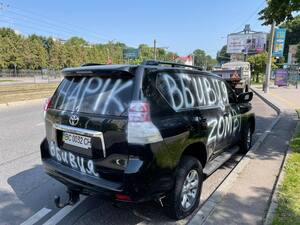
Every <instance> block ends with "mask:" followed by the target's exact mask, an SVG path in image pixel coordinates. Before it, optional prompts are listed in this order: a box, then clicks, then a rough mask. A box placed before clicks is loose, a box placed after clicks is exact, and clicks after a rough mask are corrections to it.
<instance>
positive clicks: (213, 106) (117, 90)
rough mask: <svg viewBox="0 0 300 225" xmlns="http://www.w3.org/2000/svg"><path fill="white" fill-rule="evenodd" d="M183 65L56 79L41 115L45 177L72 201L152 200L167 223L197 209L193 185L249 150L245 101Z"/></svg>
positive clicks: (83, 72)
mask: <svg viewBox="0 0 300 225" xmlns="http://www.w3.org/2000/svg"><path fill="white" fill-rule="evenodd" d="M186 67H187V65H181V64H175V63H167V62H158V61H146V62H144V63H143V64H141V65H99V66H97V65H92V66H82V67H78V68H68V69H64V70H63V74H64V79H63V80H62V82H61V84H60V85H59V87H58V88H57V90H56V91H55V93H54V95H53V96H52V97H51V98H50V99H49V101H48V102H47V104H46V106H45V125H46V138H45V139H44V140H43V141H42V143H41V156H42V161H43V164H44V168H45V171H46V173H47V174H49V175H50V176H52V177H54V178H55V179H57V180H58V181H60V182H62V183H63V184H65V185H66V186H67V187H68V190H69V194H70V200H69V202H66V203H64V204H62V203H60V200H59V197H56V199H55V202H56V205H57V206H58V207H63V206H65V205H67V204H74V203H75V202H76V201H77V200H78V198H79V193H81V194H94V193H108V194H109V196H112V197H113V200H117V201H126V202H143V201H149V200H153V199H154V200H157V201H159V202H160V203H161V205H162V206H163V207H164V208H165V209H166V212H167V213H168V214H169V215H170V216H171V217H172V218H175V219H181V218H184V217H186V216H188V215H189V214H191V213H192V212H193V211H194V210H195V209H196V208H197V206H198V204H199V200H200V194H201V188H202V183H203V180H204V179H205V177H206V176H208V175H210V174H211V173H213V172H214V171H215V170H216V169H217V168H218V167H220V166H221V165H222V164H223V163H224V162H225V161H226V160H228V159H229V158H230V157H231V156H232V155H233V154H235V153H236V152H237V151H238V150H240V151H242V152H247V151H248V150H249V148H250V147H251V142H252V134H253V132H254V129H255V117H254V114H253V113H252V112H250V110H251V104H250V103H249V102H250V101H251V99H252V96H253V94H252V93H250V92H247V93H243V94H240V95H239V96H237V95H236V94H235V93H234V91H233V90H232V89H231V87H230V86H229V85H228V84H227V83H226V82H225V81H224V80H223V79H222V78H220V77H219V76H217V75H215V74H212V73H208V72H203V71H201V70H199V69H198V68H197V67H193V66H188V67H190V68H189V69H188V68H186Z"/></svg>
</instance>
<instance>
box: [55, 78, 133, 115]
mask: <svg viewBox="0 0 300 225" xmlns="http://www.w3.org/2000/svg"><path fill="white" fill-rule="evenodd" d="M132 87H133V79H132V78H130V79H126V78H109V77H104V78H103V77H93V76H73V77H72V76H67V77H65V78H64V80H63V81H62V83H61V84H60V85H59V87H58V89H57V90H56V92H55V94H54V96H53V98H52V107H53V108H55V109H58V110H65V111H74V112H81V113H93V114H99V115H116V116H121V115H126V114H127V109H128V106H129V103H130V100H131V97H132Z"/></svg>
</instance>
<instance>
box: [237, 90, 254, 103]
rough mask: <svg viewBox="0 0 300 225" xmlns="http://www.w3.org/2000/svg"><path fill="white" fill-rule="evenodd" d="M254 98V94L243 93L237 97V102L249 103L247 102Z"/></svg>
mask: <svg viewBox="0 0 300 225" xmlns="http://www.w3.org/2000/svg"><path fill="white" fill-rule="evenodd" d="M252 98H253V93H252V92H245V93H241V94H239V96H238V97H237V102H238V103H247V102H250V101H251V100H252Z"/></svg>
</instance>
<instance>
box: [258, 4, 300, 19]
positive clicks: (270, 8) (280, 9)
mask: <svg viewBox="0 0 300 225" xmlns="http://www.w3.org/2000/svg"><path fill="white" fill-rule="evenodd" d="M267 2H268V5H267V6H266V7H265V8H264V9H262V10H261V11H260V12H259V15H260V17H259V19H260V20H263V21H264V23H263V25H269V24H272V23H273V21H275V22H276V24H277V25H279V24H280V23H282V22H284V21H285V20H292V19H293V12H297V11H299V10H300V1H299V0H268V1H267Z"/></svg>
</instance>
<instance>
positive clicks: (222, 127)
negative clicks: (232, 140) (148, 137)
mask: <svg viewBox="0 0 300 225" xmlns="http://www.w3.org/2000/svg"><path fill="white" fill-rule="evenodd" d="M158 89H159V91H160V92H161V94H162V95H163V96H164V98H165V99H166V100H167V102H168V103H169V104H170V105H171V106H172V108H173V109H174V110H175V111H180V110H184V109H190V108H202V107H219V108H220V109H221V110H222V111H225V106H226V105H228V104H229V100H228V93H227V87H226V84H225V83H224V81H222V80H220V79H216V78H214V77H207V76H199V75H193V74H174V75H173V76H170V75H168V74H160V75H159V83H158ZM227 110H228V113H227V114H226V116H220V117H217V118H214V119H211V120H209V121H208V127H209V128H210V132H209V136H208V141H207V145H210V144H212V146H215V143H216V141H220V140H222V139H224V138H227V137H230V136H232V135H235V133H236V132H237V131H239V130H240V124H241V121H240V115H238V113H237V112H236V111H235V110H234V109H233V108H231V107H229V108H228V109H227Z"/></svg>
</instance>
